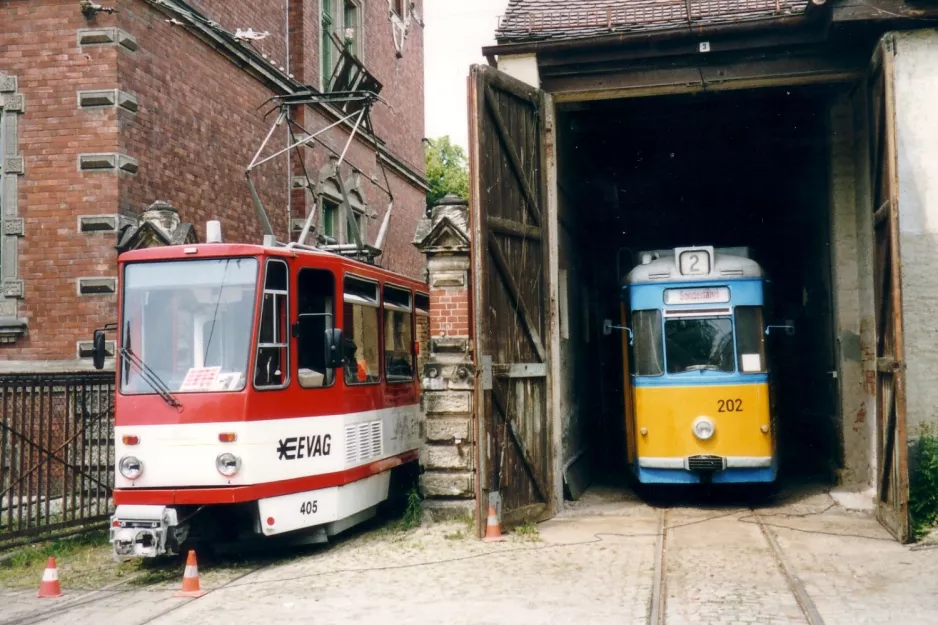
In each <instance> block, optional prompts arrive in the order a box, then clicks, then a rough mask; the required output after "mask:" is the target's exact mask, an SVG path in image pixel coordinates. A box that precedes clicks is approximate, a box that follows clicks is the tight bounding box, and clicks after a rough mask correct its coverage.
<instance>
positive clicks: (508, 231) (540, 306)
mask: <svg viewBox="0 0 938 625" xmlns="http://www.w3.org/2000/svg"><path fill="white" fill-rule="evenodd" d="M545 101H546V98H545V96H544V94H543V93H542V92H541V91H538V90H537V89H534V88H532V87H530V86H528V85H526V84H524V83H522V82H521V81H519V80H516V79H514V78H512V77H510V76H508V75H507V74H504V73H502V72H499V71H498V70H496V69H494V68H491V67H486V66H473V68H472V72H471V75H470V78H469V112H470V133H471V136H470V158H469V161H470V177H471V188H472V191H471V205H472V217H471V219H472V223H471V226H472V233H473V235H472V268H473V274H472V275H473V316H474V322H475V324H474V331H475V350H476V351H475V359H476V363H477V365H478V367H479V370H480V371H481V375H480V376H479V378H478V379H477V385H476V387H477V391H476V414H477V418H478V423H479V428H480V429H479V434H480V436H479V439H478V469H479V479H480V480H481V483H480V489H479V494H480V497H479V502H478V503H479V507H480V511H479V519H480V520H481V521H482V523H480V526H481V529H484V526H485V521H484V519H485V509H486V508H487V506H488V504H489V497H490V494H491V493H494V492H497V493H498V497H496V498H493V499H497V500H498V504H499V507H500V514H501V522H502V526H503V528H505V529H508V528H510V527H512V526H514V525H518V524H520V523H525V522H535V521H539V520H542V519H545V518H548V517H549V516H551V515H552V514H553V508H554V505H555V502H554V497H553V494H552V493H553V490H554V489H553V486H552V484H553V469H552V467H553V464H552V463H553V457H552V452H551V436H552V425H551V402H550V394H549V388H548V374H547V372H548V364H549V360H548V350H549V348H550V341H549V340H548V326H549V318H550V308H549V301H550V300H549V292H550V289H549V284H548V272H547V267H548V262H547V261H548V258H547V249H548V219H547V210H546V209H547V206H546V204H547V201H546V200H547V194H546V192H545V188H546V175H545V173H546V172H545V168H544V163H545V161H546V155H545V153H544V141H543V137H544V130H545V129H544V123H545V114H544V113H545Z"/></svg>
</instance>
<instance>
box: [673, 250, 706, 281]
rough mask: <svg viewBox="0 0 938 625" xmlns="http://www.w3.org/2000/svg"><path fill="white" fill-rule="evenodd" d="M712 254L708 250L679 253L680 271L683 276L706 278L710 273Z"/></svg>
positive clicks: (682, 251)
mask: <svg viewBox="0 0 938 625" xmlns="http://www.w3.org/2000/svg"><path fill="white" fill-rule="evenodd" d="M710 259H711V254H710V250H708V249H690V250H679V251H678V269H680V272H681V275H683V276H706V275H708V274H709V273H710Z"/></svg>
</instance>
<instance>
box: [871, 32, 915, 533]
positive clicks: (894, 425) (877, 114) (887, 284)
mask: <svg viewBox="0 0 938 625" xmlns="http://www.w3.org/2000/svg"><path fill="white" fill-rule="evenodd" d="M894 45H895V44H894V42H893V40H892V38H891V37H890V36H889V35H887V36H886V37H884V38H883V39H882V41H881V42H880V44H879V46H878V48H877V50H876V53H875V54H874V56H873V61H872V63H871V64H870V77H869V81H870V82H869V94H870V102H869V115H870V140H871V145H870V155H871V170H870V181H871V184H872V197H873V210H874V211H875V212H874V214H873V232H874V234H873V236H874V238H875V241H874V246H875V247H874V249H875V254H874V260H873V262H874V281H875V282H874V289H875V291H874V292H875V304H876V311H875V314H876V399H877V408H878V409H877V411H876V421H877V423H876V425H877V436H876V438H877V443H878V445H879V447H878V449H879V457H878V465H879V466H878V467H877V469H878V471H877V476H876V481H877V483H876V487H877V488H876V489H877V518H878V519H879V521H880V522H881V523H882V524H883V525H884V526H885V527H886V529H888V530H889V531H890V532H891V533H892V534H893V535H894V536H895V537H896V538H897V539H898V540H899V541H901V542H907V541H908V540H909V509H908V501H909V470H908V458H907V451H908V450H907V440H906V419H905V416H906V415H905V404H906V397H905V392H906V391H905V364H904V362H903V360H904V358H903V354H904V351H903V340H902V274H901V271H902V265H901V263H900V259H899V172H898V157H897V152H896V120H895V89H894V80H895V76H894V55H895V47H894Z"/></svg>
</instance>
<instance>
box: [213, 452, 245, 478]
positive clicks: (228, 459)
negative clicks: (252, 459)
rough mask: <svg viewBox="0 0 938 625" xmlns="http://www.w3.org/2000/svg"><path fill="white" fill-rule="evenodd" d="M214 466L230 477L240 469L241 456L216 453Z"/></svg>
mask: <svg viewBox="0 0 938 625" xmlns="http://www.w3.org/2000/svg"><path fill="white" fill-rule="evenodd" d="M215 468H216V469H218V472H219V473H221V474H222V475H224V476H225V477H231V476H233V475H234V474H235V473H237V472H238V470H240V469H241V458H239V457H238V456H236V455H234V454H231V453H223V454H218V457H217V458H215Z"/></svg>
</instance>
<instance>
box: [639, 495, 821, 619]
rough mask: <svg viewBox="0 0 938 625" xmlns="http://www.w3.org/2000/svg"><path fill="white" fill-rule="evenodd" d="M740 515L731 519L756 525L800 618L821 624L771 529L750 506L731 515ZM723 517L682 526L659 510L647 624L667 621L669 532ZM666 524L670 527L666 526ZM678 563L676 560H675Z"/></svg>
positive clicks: (805, 591)
mask: <svg viewBox="0 0 938 625" xmlns="http://www.w3.org/2000/svg"><path fill="white" fill-rule="evenodd" d="M740 513H742V514H743V516H742V517H737V518H736V519H735V520H736V521H739V522H743V523H752V524H753V525H757V526H758V527H759V533H760V534H761V536H762V539H763V540H764V541H765V544H767V545H768V547H769V550H768V551H769V553H770V554H771V558H772V560H773V561H774V563H775V565H776V567H777V568H778V571H779V573H781V576H782V578H783V579H784V581H785V585H786V587H787V589H788V591H789V592H790V593H791V595H792V596H793V598H794V600H795V604H796V605H797V606H798V611H799V612H800V613H801V616H802V617H803V618H804V622H805V623H807V624H808V625H825V622H824V619H823V617H822V616H821V614H820V612H819V611H818V608H817V605H816V604H815V603H814V601H813V600H812V598H811V596H810V595H809V594H808V592H807V589H806V588H805V585H804V583H803V582H802V581H801V579H800V578H799V577H798V574H797V572H796V571H795V569H794V567H793V566H792V564H791V562H790V561H789V559H788V557H787V556H786V554H785V552H784V551H783V549H782V547H781V545H780V544H779V541H778V539H777V538H776V536H775V533H774V532H773V530H772V528H771V527H770V525H769V524H767V523H766V522H765V520H764V518H763V516H762V515H761V514H760V513H759V511H758V509H757V508H756V507H755V506H754V505H749V506H748V509H747V508H742V509H737V510H736V511H735V512H734V514H735V515H739V514H740ZM727 516H730V515H726V514H721V515H717V516H715V517H710V518H707V519H703V520H695V521H691V522H689V523H682V522H680V519H675V515H674V512H673V511H669V510H668V509H667V508H663V509H661V510H660V511H659V515H658V532H657V544H656V548H655V563H654V580H653V583H652V590H651V595H650V597H649V601H648V611H647V614H648V620H647V623H648V625H665V623H666V622H667V607H668V600H667V593H668V558H669V555H670V556H671V557H672V558H673V557H675V555H674V553H670V554H669V547H671V545H670V542H673V541H671V540H669V539H672V538H673V537H672V536H671V534H672V533H673V530H675V529H678V528H682V527H685V526H688V525H696V524H698V523H706V522H707V521H715V520H717V519H720V518H725V517H727ZM669 521H670V522H672V523H673V524H672V525H669ZM671 551H673V549H671ZM678 560H680V558H679V557H678Z"/></svg>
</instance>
